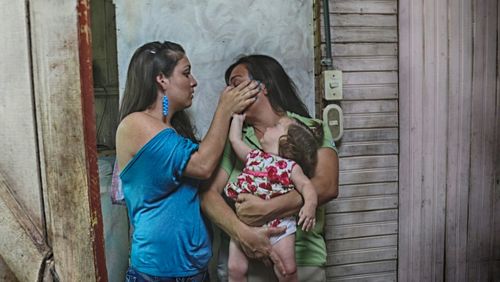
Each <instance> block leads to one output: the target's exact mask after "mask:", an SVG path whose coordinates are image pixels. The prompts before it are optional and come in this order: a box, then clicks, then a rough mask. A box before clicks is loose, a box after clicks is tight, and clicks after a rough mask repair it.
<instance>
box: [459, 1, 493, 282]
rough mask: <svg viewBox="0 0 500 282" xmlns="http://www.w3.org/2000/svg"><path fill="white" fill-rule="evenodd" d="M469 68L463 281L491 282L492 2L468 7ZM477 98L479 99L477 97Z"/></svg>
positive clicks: (481, 2)
mask: <svg viewBox="0 0 500 282" xmlns="http://www.w3.org/2000/svg"><path fill="white" fill-rule="evenodd" d="M472 4H473V7H474V9H473V12H472V18H473V22H474V25H473V36H474V41H473V46H472V48H473V50H474V52H473V58H472V61H473V65H472V93H473V94H472V96H471V117H472V118H471V137H470V142H471V147H470V156H471V159H470V162H471V163H470V164H471V166H470V187H471V188H472V189H471V190H470V192H469V214H468V225H467V229H468V230H467V235H468V240H467V271H466V273H467V280H468V281H472V280H475V281H491V280H493V279H498V278H500V277H493V268H492V266H493V264H496V265H497V267H498V265H499V264H500V261H494V257H493V252H494V250H495V249H498V248H499V247H500V246H494V245H493V242H495V241H497V240H495V237H496V238H499V237H500V234H498V233H495V228H494V225H493V223H494V220H495V217H498V216H500V215H499V214H495V213H494V211H495V210H496V209H497V208H495V204H497V205H499V204H500V203H499V201H498V199H496V203H495V197H494V196H495V194H497V195H498V193H499V192H498V191H497V192H496V193H495V164H496V161H497V159H498V158H500V156H499V148H498V147H496V146H495V145H496V144H497V142H496V140H495V135H496V134H497V132H498V131H499V130H500V128H499V127H498V126H497V127H495V125H496V116H497V115H500V108H499V107H498V106H497V105H498V101H497V95H496V94H497V87H500V85H497V84H496V83H497V77H498V75H499V73H498V72H497V71H498V69H499V66H498V65H497V62H496V60H495V59H496V58H497V50H498V49H497V44H498V41H497V34H498V31H496V28H497V21H498V14H497V11H498V1H473V2H472ZM477 94H480V95H477Z"/></svg>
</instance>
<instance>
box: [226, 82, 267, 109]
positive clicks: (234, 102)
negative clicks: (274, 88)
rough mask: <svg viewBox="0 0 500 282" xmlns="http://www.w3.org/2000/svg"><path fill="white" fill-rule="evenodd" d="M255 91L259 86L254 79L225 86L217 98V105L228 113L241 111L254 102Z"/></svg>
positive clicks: (257, 90) (257, 91) (256, 91)
mask: <svg viewBox="0 0 500 282" xmlns="http://www.w3.org/2000/svg"><path fill="white" fill-rule="evenodd" d="M257 93H259V87H258V83H257V82H256V81H245V82H243V83H241V84H239V85H238V86H236V87H233V86H227V87H226V88H225V89H224V91H223V92H222V95H221V97H220V99H219V105H220V106H221V107H224V108H225V109H227V110H228V111H229V113H230V114H233V113H241V112H243V111H244V110H245V109H246V108H247V107H248V106H250V105H251V104H252V103H253V102H255V95H257Z"/></svg>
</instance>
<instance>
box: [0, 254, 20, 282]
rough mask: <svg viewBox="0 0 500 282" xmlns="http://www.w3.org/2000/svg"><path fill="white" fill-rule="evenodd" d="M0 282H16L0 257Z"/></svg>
mask: <svg viewBox="0 0 500 282" xmlns="http://www.w3.org/2000/svg"><path fill="white" fill-rule="evenodd" d="M0 281H2V282H18V281H19V280H18V279H17V278H16V276H15V275H14V273H12V270H10V268H9V267H8V266H7V264H5V261H4V260H3V259H2V257H0Z"/></svg>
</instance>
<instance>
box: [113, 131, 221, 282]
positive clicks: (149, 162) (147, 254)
mask: <svg viewBox="0 0 500 282" xmlns="http://www.w3.org/2000/svg"><path fill="white" fill-rule="evenodd" d="M197 149H198V144H196V143H193V142H192V141H191V140H189V139H187V138H184V137H182V136H180V135H178V134H177V133H176V132H175V130H173V129H171V128H167V129H164V130H162V131H161V132H159V133H158V134H157V135H156V136H155V137H153V138H152V139H151V140H150V141H149V142H148V143H146V144H145V145H144V147H142V148H141V149H140V150H139V152H137V154H136V155H135V156H134V157H133V158H132V159H131V160H130V161H129V163H128V164H127V165H126V166H125V168H124V169H123V171H122V172H121V174H120V178H121V180H122V187H123V192H124V195H125V202H126V204H127V210H128V215H129V218H130V221H131V224H132V228H133V234H132V243H131V245H132V247H131V253H130V263H131V266H132V267H134V268H136V269H137V270H138V271H140V272H143V273H146V274H149V275H154V276H165V277H183V276H190V275H194V274H196V273H199V272H200V271H204V270H206V269H207V267H208V261H209V259H210V257H211V256H212V250H211V242H210V238H209V236H208V230H207V225H206V222H205V220H204V218H203V216H202V213H201V208H200V198H199V195H198V188H197V187H198V181H197V180H194V179H190V178H187V177H183V176H182V174H183V172H184V169H185V168H186V165H187V163H188V161H189V158H190V157H191V154H192V153H193V152H194V151H196V150H197Z"/></svg>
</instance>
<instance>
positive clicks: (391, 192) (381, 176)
mask: <svg viewBox="0 0 500 282" xmlns="http://www.w3.org/2000/svg"><path fill="white" fill-rule="evenodd" d="M329 3H330V23H326V24H325V23H324V22H323V25H328V26H330V32H331V37H332V40H333V42H332V45H331V47H332V53H333V58H332V61H333V67H334V68H335V69H340V70H342V71H343V100H342V101H340V102H338V104H339V105H340V106H341V107H342V110H343V112H344V136H343V138H342V140H341V141H340V143H339V144H338V148H339V157H340V165H339V168H340V174H339V182H340V187H339V197H338V199H336V200H334V201H332V202H331V203H329V204H328V205H327V209H326V210H327V220H326V235H325V236H326V238H327V246H328V247H327V249H328V251H329V253H328V267H327V277H328V279H327V280H328V281H392V280H395V279H396V265H397V264H396V261H397V232H398V231H397V230H398V222H397V219H398V211H397V207H398V174H399V172H398V169H399V168H398V154H399V140H398V139H399V136H398V135H399V130H398V126H399V117H398V114H399V113H398V111H399V105H398V98H399V95H398V59H397V57H398V44H397V26H398V22H397V1H383V0H382V1H370V0H364V1H344V0H334V1H330V2H329ZM323 38H324V36H323ZM321 48H322V50H324V48H325V43H324V42H322V44H321Z"/></svg>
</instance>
